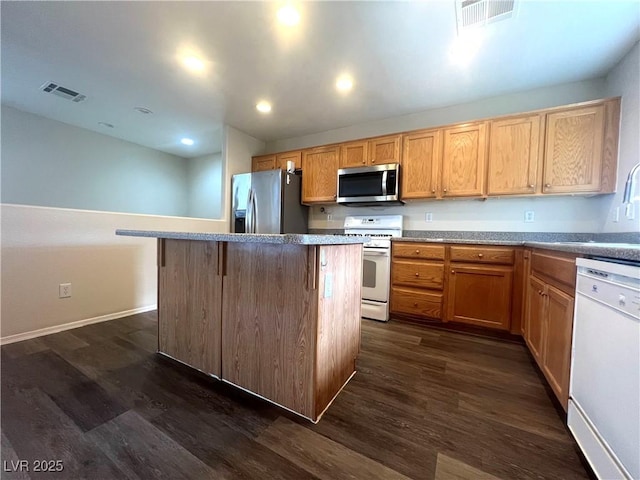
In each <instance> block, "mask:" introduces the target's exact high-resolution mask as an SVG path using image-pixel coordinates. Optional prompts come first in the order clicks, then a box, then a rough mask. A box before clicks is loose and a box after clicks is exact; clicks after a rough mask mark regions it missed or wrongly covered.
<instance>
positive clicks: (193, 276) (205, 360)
mask: <svg viewBox="0 0 640 480" xmlns="http://www.w3.org/2000/svg"><path fill="white" fill-rule="evenodd" d="M218 249H219V246H218V243H217V242H204V241H203V242H194V241H191V240H166V239H160V240H159V241H158V250H159V252H158V257H159V258H158V265H159V268H158V302H159V305H158V350H159V351H161V352H163V353H166V354H167V355H169V356H170V357H173V358H175V359H176V360H180V361H181V362H184V363H186V364H187V365H191V366H192V367H194V368H197V369H198V370H201V371H203V372H205V373H209V374H213V375H216V376H218V377H220V373H221V371H220V358H221V357H220V355H221V335H222V326H221V325H222V322H221V318H222V277H221V276H220V275H219V271H218V270H219V269H218ZM187 284H188V285H189V286H190V287H189V288H185V285H187Z"/></svg>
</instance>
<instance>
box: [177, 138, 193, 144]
mask: <svg viewBox="0 0 640 480" xmlns="http://www.w3.org/2000/svg"><path fill="white" fill-rule="evenodd" d="M180 143H182V144H183V145H188V146H191V145H193V144H194V143H195V142H194V141H193V139H191V138H186V137H185V138H183V139H182V140H180Z"/></svg>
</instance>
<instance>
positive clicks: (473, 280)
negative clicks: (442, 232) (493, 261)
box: [447, 263, 513, 330]
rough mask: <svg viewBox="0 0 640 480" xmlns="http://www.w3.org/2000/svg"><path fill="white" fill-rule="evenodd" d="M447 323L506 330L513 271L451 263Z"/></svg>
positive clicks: (508, 322)
mask: <svg viewBox="0 0 640 480" xmlns="http://www.w3.org/2000/svg"><path fill="white" fill-rule="evenodd" d="M448 279H449V289H448V293H449V295H448V299H447V321H449V322H461V323H469V324H472V325H480V326H482V327H488V328H495V329H499V330H509V328H510V326H511V296H512V293H513V268H511V267H498V266H495V267H493V266H477V267H475V266H473V267H472V266H460V265H456V264H454V263H452V264H451V271H450V273H449V277H448Z"/></svg>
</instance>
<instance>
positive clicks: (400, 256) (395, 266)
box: [391, 242, 445, 321]
mask: <svg viewBox="0 0 640 480" xmlns="http://www.w3.org/2000/svg"><path fill="white" fill-rule="evenodd" d="M444 260H445V246H444V245H434V244H427V243H415V242H404V243H403V242H393V260H392V266H391V312H392V313H397V314H401V315H410V316H411V317H412V318H413V319H414V320H423V321H428V320H440V319H442V301H443V297H444V295H443V290H444V278H445V275H444V268H445V262H444Z"/></svg>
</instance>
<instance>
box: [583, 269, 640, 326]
mask: <svg viewBox="0 0 640 480" xmlns="http://www.w3.org/2000/svg"><path fill="white" fill-rule="evenodd" d="M591 262H593V261H591ZM580 263H585V261H584V260H582V262H578V275H577V281H576V295H585V296H587V297H589V298H592V299H594V300H596V301H598V302H601V303H603V304H606V305H608V306H610V307H611V308H614V309H616V310H618V311H620V312H624V313H626V314H627V315H631V316H632V317H636V318H638V317H640V278H639V277H638V274H637V272H638V269H637V268H635V267H630V266H626V265H617V264H612V265H615V268H607V267H609V265H598V266H600V267H601V268H594V266H593V265H580ZM599 263H602V262H599ZM604 268H607V270H606V271H605V269H604ZM611 270H613V271H611ZM627 274H628V275H627Z"/></svg>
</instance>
